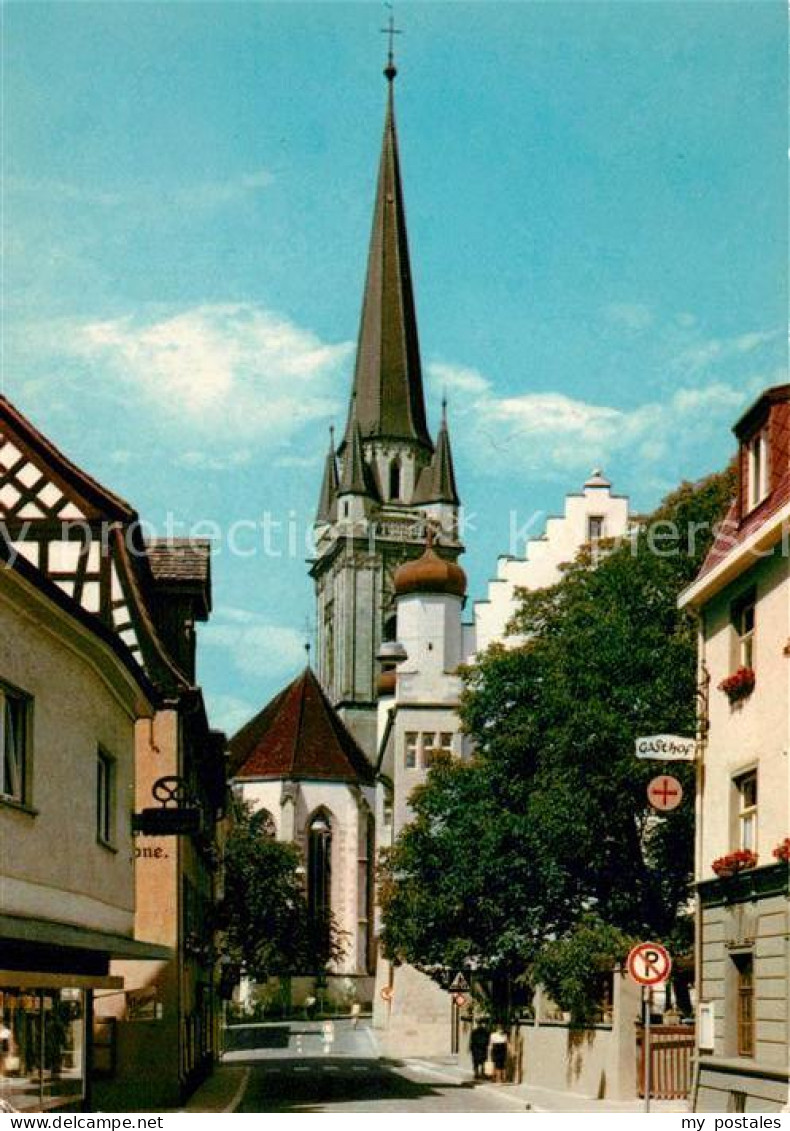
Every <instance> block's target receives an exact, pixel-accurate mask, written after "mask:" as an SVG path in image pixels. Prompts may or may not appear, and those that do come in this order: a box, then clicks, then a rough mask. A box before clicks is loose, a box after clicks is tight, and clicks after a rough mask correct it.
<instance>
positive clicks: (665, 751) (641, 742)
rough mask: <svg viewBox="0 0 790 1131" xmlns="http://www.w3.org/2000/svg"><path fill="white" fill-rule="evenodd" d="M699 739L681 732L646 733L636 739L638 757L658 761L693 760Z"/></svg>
mask: <svg viewBox="0 0 790 1131" xmlns="http://www.w3.org/2000/svg"><path fill="white" fill-rule="evenodd" d="M696 754H697V740H696V739H695V738H683V736H682V735H679V734H646V735H643V736H642V738H637V740H636V756H637V758H654V759H655V760H656V761H657V762H693V761H694V759H695V757H696Z"/></svg>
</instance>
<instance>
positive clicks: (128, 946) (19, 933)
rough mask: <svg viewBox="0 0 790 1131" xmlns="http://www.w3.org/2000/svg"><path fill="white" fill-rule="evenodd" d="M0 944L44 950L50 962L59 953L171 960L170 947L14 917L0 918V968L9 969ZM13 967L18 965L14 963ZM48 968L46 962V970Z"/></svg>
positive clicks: (59, 968)
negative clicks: (77, 952) (47, 952)
mask: <svg viewBox="0 0 790 1131" xmlns="http://www.w3.org/2000/svg"><path fill="white" fill-rule="evenodd" d="M4 942H8V943H11V944H20V943H24V944H28V945H29V946H31V947H35V948H36V949H37V950H39V951H40V948H47V951H49V952H51V954H52V957H53V959H54V958H57V952H58V951H59V950H66V951H70V952H75V951H82V952H83V953H85V952H88V953H90V954H94V955H97V956H99V955H104V956H106V957H108V958H130V959H138V960H143V961H145V960H151V961H155V960H159V961H163V960H167V959H169V958H172V957H173V956H174V953H175V952H174V950H173V949H172V947H169V946H161V945H160V944H158V943H149V942H141V941H140V940H139V939H133V938H129V936H128V935H115V934H112V933H111V932H108V931H96V930H91V929H90V928H87V927H77V926H75V925H74V924H73V923H56V922H53V921H52V920H49V919H25V918H23V917H21V916H18V915H0V968H7V967H8V965H10V963H8V961H5V962H4V961H3V954H4V947H3V944H4ZM47 956H48V957H49V954H48V955H47ZM65 957H66V956H64V958H65ZM13 965H15V966H16V965H18V963H17V962H14V963H13ZM49 965H50V963H49V962H47V963H46V966H47V967H48V966H49ZM36 969H37V970H39V969H40V965H38V964H37V966H36ZM57 972H58V973H64V974H65V973H68V969H67V968H66V969H64V968H63V967H61V966H60V965H59V964H58V969H57Z"/></svg>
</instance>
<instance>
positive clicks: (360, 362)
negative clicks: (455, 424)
mask: <svg viewBox="0 0 790 1131" xmlns="http://www.w3.org/2000/svg"><path fill="white" fill-rule="evenodd" d="M396 73H397V70H396V68H395V64H394V62H393V59H392V53H391V51H390V55H389V58H388V62H387V66H386V67H385V69H384V74H385V76H386V79H387V87H388V90H387V110H386V116H385V120H384V138H383V142H382V148H381V160H380V163H379V175H378V186H377V189H376V203H375V207H374V211H373V229H372V232H371V237H370V250H369V252H368V268H367V278H366V281H365V294H364V299H363V303H362V318H361V322H360V328H359V340H358V345H357V360H356V368H355V372H354V396H355V398H356V417H357V421H358V423H359V427H360V431H361V433H362V437H363V439H364V440H368V439H382V440H395V441H407V442H414V443H417V444H418V445H420V446H422V447H423V448H425V449H427V450H428V451H429V452H430V451H432V450H433V444H432V442H431V437H430V434H429V432H428V424H427V420H426V414H425V399H424V394H423V385H422V367H421V364H420V346H419V339H418V335H417V315H416V310H415V305H414V291H413V287H412V279H411V266H410V263H409V246H408V239H407V235H406V216H405V211H404V207H403V190H402V186H401V174H400V161H399V157H398V138H397V133H396V129H395V107H394V96H393V87H394V81H395V75H396ZM350 438H351V412H349V426H348V428H347V430H346V436H345V440H344V445H345V444H347V443H348V441H349V440H350Z"/></svg>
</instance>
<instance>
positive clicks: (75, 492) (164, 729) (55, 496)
mask: <svg viewBox="0 0 790 1131" xmlns="http://www.w3.org/2000/svg"><path fill="white" fill-rule="evenodd" d="M0 437H2V441H1V448H0V450H1V451H2V459H1V462H0V519H2V523H3V534H4V538H5V541H6V545H7V548H8V551H9V553H12V554H13V555H14V556H15V558H16V559H18V561H19V562H20V563H22V564H23V566H24V568H27V567H30V568H31V569H32V570H33V571H34V572H35V574H36V576H38V577H40V579H41V581H42V584H46V585H49V586H51V587H53V588H54V590H55V591H56V593H58V594H61V595H63V597H65V598H67V599H68V600H69V601H71V602H72V603H73V604H74V606H75V607H76V609H77V610H78V613H79V615H80V616H81V617H85V618H87V620H88V623H90V624H91V625H92V626H93V627H94V628H95V631H96V632H100V633H104V634H108V635H109V637H110V639H111V640H112V641H113V643H114V645H115V646H116V647H118V648H120V649H121V650H122V652H123V654H124V656H125V657H127V658H128V661H129V663H130V664H132V666H133V668H134V670H135V671H137V672H139V678H140V679H141V680H144V681H145V683H146V685H147V686H150V687H151V688H152V689H153V692H152V694H153V695H154V698H153V699H152V703H153V710H151V711H149V712H148V716H149V717H148V718H145V719H143V720H142V721H140V722H139V723H137V725H136V726H135V728H134V735H133V743H134V756H133V761H132V765H133V769H134V774H133V779H132V781H133V784H132V783H130V784H128V785H127V786H126V787H125V792H124V794H123V798H122V801H123V804H122V806H120V802H119V806H120V807H119V808H118V809H117V815H113V814H116V810H115V809H113V808H112V805H111V804H110V802H109V801H108V803H107V806H106V814H105V818H106V822H107V823H108V825H109V822H110V821H111V820H112V821H115V820H117V821H118V822H121V823H123V824H124V838H125V839H124V847H123V850H122V851H121V850H120V849H118V850H117V851H118V853H119V856H121V855H122V858H123V859H124V860H126V861H127V863H128V864H129V868H130V871H129V883H130V884H131V899H130V905H129V906H130V909H131V912H132V914H133V916H134V934H135V937H136V938H138V939H140V940H145V941H146V942H147V943H153V944H157V946H156V949H157V953H158V955H159V959H160V961H159V963H158V964H157V963H154V964H153V965H152V964H151V963H150V962H147V961H146V962H137V961H136V960H135V956H134V949H133V948H131V949H127V951H126V952H125V953H124V952H118V953H117V954H116V956H115V958H116V961H115V962H114V963H113V965H112V969H111V971H110V976H111V977H112V978H114V979H115V982H114V983H113V984H112V985H107V986H104V987H103V988H101V989H100V990H99V989H97V991H96V993H95V995H94V999H95V1000H94V1013H95V1018H94V1025H95V1029H96V1037H97V1040H98V1041H99V1043H100V1044H101V1045H102V1048H103V1049H104V1051H103V1053H102V1056H101V1057H100V1058H98V1059H97V1061H96V1064H97V1068H96V1072H95V1074H94V1080H93V1081H92V1084H93V1095H94V1099H95V1101H96V1102H97V1103H98V1104H99V1105H100V1106H103V1107H105V1108H106V1107H109V1106H113V1107H114V1108H115V1110H123V1107H124V1105H127V1104H128V1105H131V1106H134V1105H135V1104H136V1103H138V1101H139V1100H140V1099H141V1098H143V1102H144V1103H145V1104H148V1105H151V1104H153V1105H155V1106H156V1105H158V1106H160V1107H162V1106H172V1104H173V1103H177V1102H178V1101H179V1099H180V1098H181V1097H182V1096H183V1095H184V1093H185V1092H186V1091H188V1090H189V1089H190V1088H191V1087H192V1086H194V1084H195V1083H197V1082H198V1080H199V1079H201V1078H202V1077H203V1076H204V1075H205V1074H206V1072H207V1071H209V1070H210V1068H211V1065H212V1063H213V1060H214V1058H215V1056H216V1055H217V1052H218V1048H219V1044H218V1031H217V1025H216V1022H215V1018H216V1017H217V1016H218V1012H219V1011H218V1008H217V1005H216V993H215V987H214V981H215V972H214V953H213V926H212V918H213V911H212V905H213V901H214V890H215V886H216V883H217V876H218V872H217V863H218V852H217V845H216V837H217V828H218V819H219V817H220V816H221V812H222V807H223V805H224V801H225V769H224V736H220V735H218V734H216V733H214V732H212V731H211V729H210V727H209V724H208V721H207V719H206V714H205V708H204V705H203V700H202V695H201V692H200V689H199V687H197V685H196V683H195V623H196V622H197V621H199V620H205V619H206V617H207V616H208V613H209V610H210V575H209V554H208V547H207V546H206V545H205V544H203V543H199V544H195V543H189V544H184V543H179V542H178V541H177V540H176V541H173V542H169V543H167V545H164V546H163V545H161V544H158V543H154V542H151V541H147V540H146V539H145V538H144V537H143V534H142V530H141V526H140V521H139V517H138V515H137V513H136V512H135V511H134V510H133V509H132V508H131V507H130V506H129V504H128V503H126V502H125V501H124V500H123V499H120V498H118V496H116V495H114V494H112V493H111V492H110V491H108V490H107V489H106V488H104V487H103V486H102V485H101V484H99V483H97V482H96V481H95V480H94V479H92V478H91V477H90V476H88V475H87V474H86V473H85V472H84V471H82V470H81V469H80V468H78V467H77V466H76V465H75V464H73V463H72V462H71V461H70V460H69V459H67V457H66V456H65V455H63V453H62V452H60V451H58V449H57V448H55V446H54V445H53V444H52V443H51V442H50V441H49V440H48V439H47V438H46V437H44V436H43V435H42V434H41V433H40V432H38V431H37V430H36V429H35V428H34V426H33V425H32V424H31V423H30V421H28V420H27V419H26V418H25V417H24V416H23V415H22V414H21V413H20V412H18V410H16V409H15V408H14V406H12V405H11V404H10V402H9V401H7V400H6V399H5V398H0ZM21 644H22V647H21V648H20V651H21V652H22V653H24V652H25V650H26V649H27V647H28V645H27V641H26V640H25V639H23V640H22V641H21ZM79 709H84V710H86V711H87V710H89V704H88V702H87V701H85V702H83V700H82V699H80V698H75V700H74V705H73V706H72V707H71V710H73V711H77V710H79ZM102 757H103V758H104V760H103V761H102ZM102 757H100V758H99V768H98V770H97V773H98V774H100V783H99V784H97V789H99V788H101V789H102V790H104V791H105V793H106V792H107V790H108V789H110V788H112V785H111V783H112V782H113V781H115V780H117V775H118V773H119V766H118V761H117V756H115V755H114V754H113V752H112V751H111V750H110V751H107V752H106V756H102ZM102 767H103V768H102ZM162 777H169V778H174V777H175V778H177V779H178V781H179V783H180V784H179V789H180V792H181V798H182V803H186V801H187V800H188V801H189V804H191V805H194V806H196V807H197V808H198V809H199V810H200V813H201V825H200V829H199V831H196V832H194V833H193V834H191V835H189V836H178V837H176V836H171V837H166V838H161V840H152V839H151V838H148V837H143V836H139V837H137V838H135V840H134V842H133V843H132V841H131V839H129V838H131V831H132V830H131V811H132V806H133V805H136V807H137V810H138V811H139V810H140V809H143V808H147V807H150V806H155V805H156V804H157V799H156V797H155V796H152V792H153V787H154V783H155V782H156V781H158V779H159V778H162ZM108 783H110V784H109V785H108ZM124 815H128V818H129V819H128V821H126V820H125V817H124ZM127 826H128V827H127ZM119 835H120V833H119ZM127 841H128V843H127ZM111 848H112V850H113V852H115V851H116V848H115V846H114V845H112V846H111ZM119 890H121V889H119ZM149 1065H152V1066H154V1067H155V1068H156V1071H155V1072H152V1073H151V1074H150V1075H146V1074H145V1068H146V1067H147V1066H149Z"/></svg>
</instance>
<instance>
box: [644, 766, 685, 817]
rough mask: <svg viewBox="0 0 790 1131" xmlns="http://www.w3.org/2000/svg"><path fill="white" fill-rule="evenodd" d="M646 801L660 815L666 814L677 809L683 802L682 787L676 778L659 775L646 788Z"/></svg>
mask: <svg viewBox="0 0 790 1131" xmlns="http://www.w3.org/2000/svg"><path fill="white" fill-rule="evenodd" d="M647 800H648V801H649V802H650V804H651V805H652V806H653V808H654V809H658V811H659V812H660V813H668V812H669V811H670V809H677V807H678V805H680V803H681V801H682V800H683V786H682V785H681V784H680V782H679V781H678V779H677V778H671V777H670V776H669V774H659V776H658V777H657V778H653V780H652V781H651V782H650V784H649V785H648V787H647Z"/></svg>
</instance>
